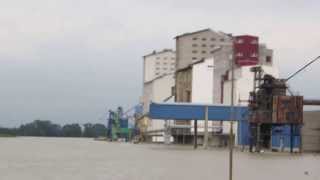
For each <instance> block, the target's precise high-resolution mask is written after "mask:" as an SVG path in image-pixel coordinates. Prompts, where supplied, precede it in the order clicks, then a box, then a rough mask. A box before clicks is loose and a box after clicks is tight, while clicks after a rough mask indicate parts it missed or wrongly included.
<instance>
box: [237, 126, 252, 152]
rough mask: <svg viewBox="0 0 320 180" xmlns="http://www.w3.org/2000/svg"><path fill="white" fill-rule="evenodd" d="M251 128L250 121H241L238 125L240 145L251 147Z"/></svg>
mask: <svg viewBox="0 0 320 180" xmlns="http://www.w3.org/2000/svg"><path fill="white" fill-rule="evenodd" d="M249 139H250V128H249V122H248V121H239V124H238V145H243V146H249V144H250V140H249Z"/></svg>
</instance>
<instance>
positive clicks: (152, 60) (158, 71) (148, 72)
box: [143, 49, 176, 82]
mask: <svg viewBox="0 0 320 180" xmlns="http://www.w3.org/2000/svg"><path fill="white" fill-rule="evenodd" d="M175 66H176V52H175V51H173V50H171V49H164V50H162V51H159V52H157V51H153V52H152V53H150V54H148V55H145V56H143V81H144V82H148V81H152V80H153V79H155V78H157V77H160V76H162V75H165V74H170V73H174V72H175Z"/></svg>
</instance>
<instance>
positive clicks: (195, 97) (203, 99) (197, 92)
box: [191, 58, 215, 132]
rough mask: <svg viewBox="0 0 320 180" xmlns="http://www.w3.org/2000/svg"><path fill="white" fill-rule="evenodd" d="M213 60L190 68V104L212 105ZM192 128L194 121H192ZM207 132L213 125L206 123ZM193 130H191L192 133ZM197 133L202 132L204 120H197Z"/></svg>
mask: <svg viewBox="0 0 320 180" xmlns="http://www.w3.org/2000/svg"><path fill="white" fill-rule="evenodd" d="M214 68H215V66H214V59H213V58H207V59H205V60H203V61H201V62H199V63H195V64H193V66H192V91H191V92H192V93H191V94H192V97H191V102H192V103H203V104H212V103H213V89H214V84H213V79H214V73H213V72H214ZM192 124H193V126H194V121H192ZM208 127H209V128H208V131H209V132H210V131H211V132H212V131H213V127H214V123H213V122H212V121H210V122H209V123H208ZM193 131H194V129H193V128H192V129H191V132H193ZM198 131H199V132H204V120H198Z"/></svg>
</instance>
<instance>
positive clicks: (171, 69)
mask: <svg viewBox="0 0 320 180" xmlns="http://www.w3.org/2000/svg"><path fill="white" fill-rule="evenodd" d="M167 69H169V68H166V67H164V68H162V70H167ZM156 70H160V68H159V67H157V68H156ZM170 70H174V68H173V67H171V68H170Z"/></svg>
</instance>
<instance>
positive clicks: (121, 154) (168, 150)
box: [0, 137, 320, 180]
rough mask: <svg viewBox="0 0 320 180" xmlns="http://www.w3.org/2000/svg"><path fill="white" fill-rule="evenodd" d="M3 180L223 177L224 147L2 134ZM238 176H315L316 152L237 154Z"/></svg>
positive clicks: (314, 179) (319, 165) (265, 179)
mask: <svg viewBox="0 0 320 180" xmlns="http://www.w3.org/2000/svg"><path fill="white" fill-rule="evenodd" d="M0 147H1V151H0V152H1V153H0V179H1V180H21V179H25V180H44V179H46V180H62V179H66V180H88V179H90V180H108V179H112V180H128V179H130V180H167V179H174V180H177V179H183V180H191V179H192V180H197V179H201V180H209V179H210V180H212V179H217V180H223V179H227V178H228V151H227V150H226V149H211V150H201V149H199V150H193V149H192V147H191V146H165V145H147V144H140V145H135V144H127V143H108V142H103V141H94V140H92V139H81V138H79V139H77V138H74V139H73V138H20V137H19V138H0ZM234 158H235V160H234V161H235V165H234V168H235V172H234V174H235V175H234V179H236V180H249V179H250V180H251V179H260V180H270V179H274V180H277V179H290V180H302V179H303V180H304V179H306V180H307V179H310V180H319V179H320V155H315V154H304V155H297V154H296V155H289V154H274V153H273V154H270V153H265V154H261V155H258V154H249V153H246V152H235V155H234Z"/></svg>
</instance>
